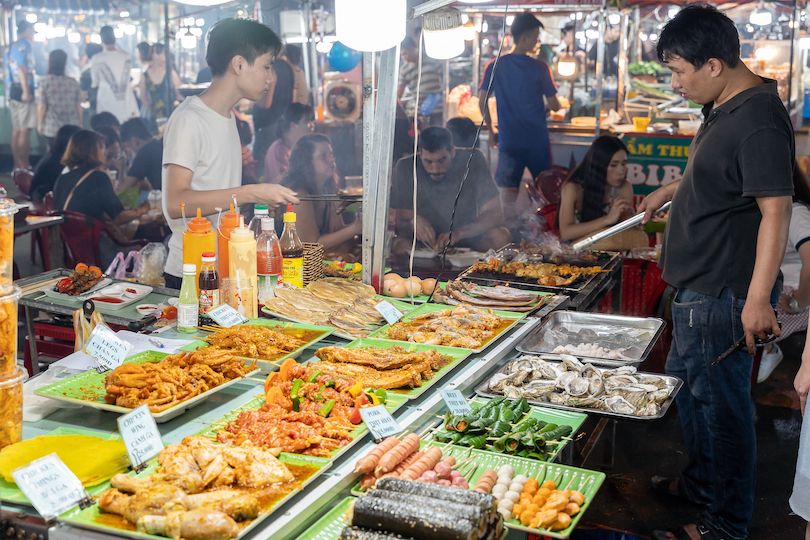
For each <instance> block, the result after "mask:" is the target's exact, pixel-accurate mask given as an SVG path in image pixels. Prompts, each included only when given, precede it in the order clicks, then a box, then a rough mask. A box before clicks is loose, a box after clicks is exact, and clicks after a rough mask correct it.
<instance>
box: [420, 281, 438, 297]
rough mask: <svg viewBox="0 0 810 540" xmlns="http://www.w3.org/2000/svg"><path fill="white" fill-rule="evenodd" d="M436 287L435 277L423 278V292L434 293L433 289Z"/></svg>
mask: <svg viewBox="0 0 810 540" xmlns="http://www.w3.org/2000/svg"><path fill="white" fill-rule="evenodd" d="M435 288H436V280H435V279H433V278H427V279H423V280H422V292H423V293H424V294H427V295H430V294H433V289H435Z"/></svg>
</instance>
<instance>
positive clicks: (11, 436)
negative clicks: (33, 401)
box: [0, 319, 28, 450]
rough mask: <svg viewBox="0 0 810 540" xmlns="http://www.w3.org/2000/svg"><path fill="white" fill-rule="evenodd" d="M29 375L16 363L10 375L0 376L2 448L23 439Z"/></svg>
mask: <svg viewBox="0 0 810 540" xmlns="http://www.w3.org/2000/svg"><path fill="white" fill-rule="evenodd" d="M15 321H16V319H15ZM15 324H16V322H15ZM27 375H28V373H26V371H25V370H24V369H22V368H20V367H17V366H16V365H15V371H14V372H12V374H11V375H10V376H9V377H5V378H0V450H2V449H3V448H5V447H6V446H8V445H10V444H14V443H18V442H20V441H21V440H22V428H23V382H25V379H26V378H27Z"/></svg>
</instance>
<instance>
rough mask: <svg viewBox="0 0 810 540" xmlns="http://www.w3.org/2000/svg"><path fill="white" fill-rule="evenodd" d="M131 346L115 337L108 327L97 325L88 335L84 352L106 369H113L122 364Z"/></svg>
mask: <svg viewBox="0 0 810 540" xmlns="http://www.w3.org/2000/svg"><path fill="white" fill-rule="evenodd" d="M131 349H132V344H131V343H129V342H128V341H124V340H123V339H121V338H119V337H118V336H116V335H115V332H113V331H112V330H110V328H109V327H108V326H105V325H103V324H99V325H97V326H96V327H95V328H94V329H93V331H92V332H91V333H90V339H88V340H87V344H86V345H85V346H84V352H86V353H87V354H89V355H90V356H92V357H93V359H94V360H95V361H96V362H98V363H99V364H101V366H102V367H104V368H106V369H115V368H117V367H118V366H120V365H121V364H123V363H124V359H126V357H127V355H128V354H129V351H130V350H131Z"/></svg>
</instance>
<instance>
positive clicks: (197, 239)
mask: <svg viewBox="0 0 810 540" xmlns="http://www.w3.org/2000/svg"><path fill="white" fill-rule="evenodd" d="M187 227H188V228H187V229H186V230H185V231H183V264H193V265H195V266H196V267H197V275H196V277H195V281H194V282H195V283H196V282H197V280H198V278H199V277H200V267H201V265H202V254H203V253H205V252H206V251H214V249H215V248H216V237H215V236H214V231H212V230H211V222H210V221H208V219H206V218H204V217H202V212H201V211H200V209H199V208H197V217H195V218H194V219H191V220H189V222H188V224H187Z"/></svg>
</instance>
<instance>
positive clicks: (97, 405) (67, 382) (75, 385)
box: [34, 351, 259, 424]
mask: <svg viewBox="0 0 810 540" xmlns="http://www.w3.org/2000/svg"><path fill="white" fill-rule="evenodd" d="M167 356H169V353H160V352H154V351H146V352H142V353H139V354H136V355H133V356H130V357H129V358H127V359H126V363H132V364H146V363H149V362H160V361H161V360H162V359H163V358H165V357H167ZM248 364H250V362H245V365H248ZM258 372H259V368H258V367H257V368H255V369H253V370H252V371H250V372H248V373H246V374H245V377H249V376H250V375H254V374H256V373H258ZM106 376H107V373H106V372H105V373H99V372H97V371H96V370H95V369H91V370H89V371H85V372H84V373H80V374H78V375H75V376H73V377H69V378H67V379H64V380H62V381H59V382H55V383H53V384H49V385H48V386H44V387H42V388H40V389H39V390H36V391H35V392H34V393H35V394H37V395H40V396H45V397H49V398H52V399H57V400H59V401H67V402H69V403H78V404H79V405H84V406H86V407H92V408H94V409H100V410H102V411H110V412H115V413H119V414H126V413H128V412H131V411H132V409H130V408H127V407H119V406H118V405H110V404H109V403H107V402H105V401H104V396H105V395H106V393H107V391H106V390H105V386H104V378H105V377H106ZM241 380H242V379H241V378H237V379H232V380H230V381H227V382H225V383H222V384H220V385H219V386H217V387H216V388H212V389H211V390H209V391H207V392H203V393H202V394H199V395H197V396H194V397H193V398H191V399H187V400H185V401H182V402H180V403H178V404H177V405H173V406H172V407H169V408H168V409H166V410H165V411H161V412H158V413H156V412H153V413H151V414H152V417H153V418H154V419H155V422H157V423H159V424H160V423H163V422H168V421H169V420H171V419H172V418H176V417H177V416H180V415H181V414H183V412H185V411H186V410H187V409H190V408H192V407H194V406H195V405H199V404H200V403H202V402H203V401H204V400H205V399H206V398H207V397H208V396H210V395H211V394H213V393H214V392H219V391H220V390H222V389H223V388H227V387H228V386H230V385H232V384H235V383H237V382H239V381H241Z"/></svg>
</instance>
